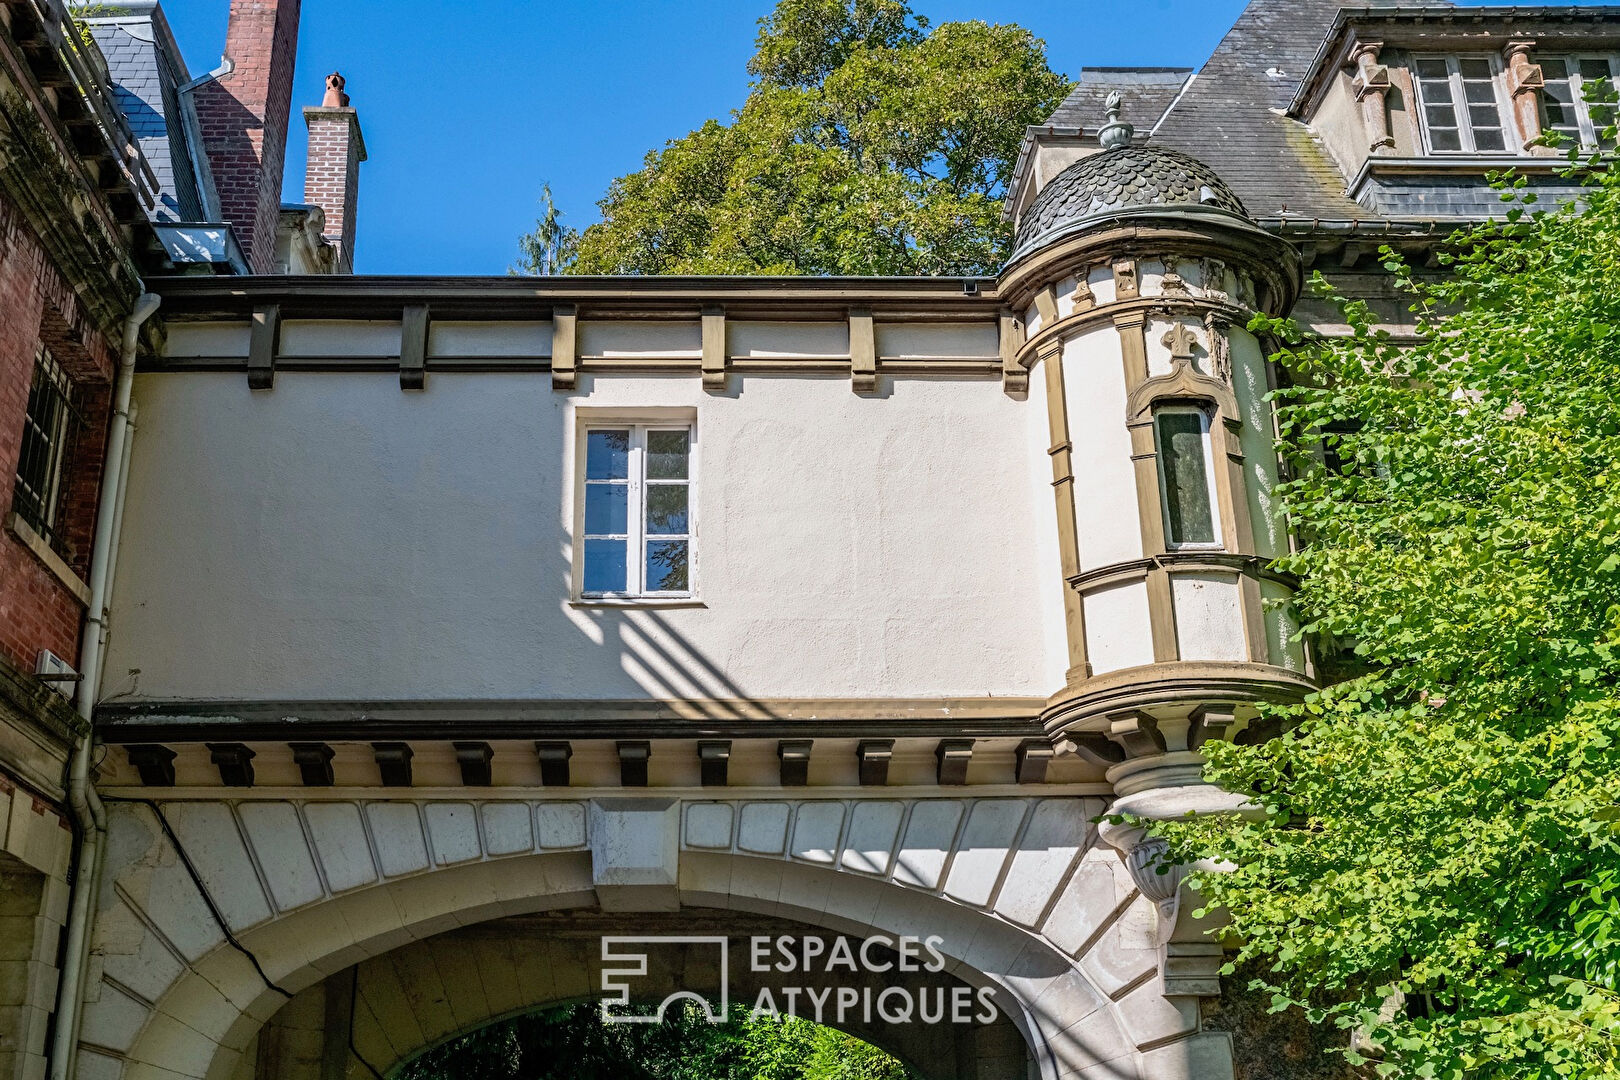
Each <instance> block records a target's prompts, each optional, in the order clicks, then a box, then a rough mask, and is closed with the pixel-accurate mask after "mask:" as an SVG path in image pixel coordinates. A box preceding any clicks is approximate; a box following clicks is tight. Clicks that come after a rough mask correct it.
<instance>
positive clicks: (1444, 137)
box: [1429, 128, 1462, 150]
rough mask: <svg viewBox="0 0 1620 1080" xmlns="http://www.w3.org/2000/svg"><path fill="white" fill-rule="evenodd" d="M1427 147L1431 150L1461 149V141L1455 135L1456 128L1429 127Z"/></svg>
mask: <svg viewBox="0 0 1620 1080" xmlns="http://www.w3.org/2000/svg"><path fill="white" fill-rule="evenodd" d="M1429 148H1430V149H1431V150H1461V149H1462V141H1461V140H1460V139H1459V138H1458V137H1457V132H1456V129H1450V130H1448V129H1446V128H1430V129H1429Z"/></svg>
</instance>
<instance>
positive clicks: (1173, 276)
mask: <svg viewBox="0 0 1620 1080" xmlns="http://www.w3.org/2000/svg"><path fill="white" fill-rule="evenodd" d="M1180 269H1181V260H1180V259H1178V258H1176V257H1175V256H1174V255H1166V256H1165V257H1164V279H1163V282H1162V283H1161V285H1160V287H1161V288H1162V289H1163V290H1164V291H1165V292H1167V293H1175V294H1178V295H1181V296H1186V295H1187V280H1186V279H1185V278H1183V277H1182V276H1181V273H1180Z"/></svg>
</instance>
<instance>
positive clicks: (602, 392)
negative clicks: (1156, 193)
mask: <svg viewBox="0 0 1620 1080" xmlns="http://www.w3.org/2000/svg"><path fill="white" fill-rule="evenodd" d="M1116 366H1117V362H1116ZM136 397H137V399H138V400H139V402H140V409H141V412H140V430H139V433H138V435H137V437H136V440H135V447H134V457H133V464H132V473H131V491H130V495H129V498H128V511H127V516H126V519H125V522H124V525H123V533H122V551H121V554H120V561H119V565H118V571H117V578H116V588H115V595H114V598H113V633H112V641H111V645H110V655H109V659H108V665H107V683H106V687H107V693H108V694H109V695H115V696H123V697H125V698H126V699H128V698H160V699H171V698H178V699H186V698H202V699H206V698H216V697H220V698H249V699H271V700H275V699H301V700H309V699H320V698H331V699H354V698H382V699H390V698H397V699H412V698H544V697H553V698H648V697H650V698H669V697H683V696H697V697H740V696H748V697H891V696H893V697H907V696H946V695H949V696H958V695H960V696H977V695H986V694H998V695H1045V694H1048V693H1050V692H1051V691H1052V690H1053V689H1054V688H1055V687H1057V686H1058V685H1060V684H1061V682H1062V676H1063V671H1064V667H1065V657H1064V647H1063V639H1062V622H1061V596H1062V594H1061V589H1060V587H1059V586H1058V585H1057V584H1056V582H1055V580H1054V579H1053V577H1052V576H1051V568H1052V567H1054V566H1056V563H1057V558H1056V554H1055V550H1056V541H1055V521H1054V515H1053V510H1052V496H1051V491H1050V487H1049V483H1048V482H1049V479H1050V477H1049V476H1047V477H1045V478H1041V479H1037V477H1038V476H1039V473H1040V471H1041V470H1043V469H1049V466H1048V464H1047V462H1046V461H1045V460H1044V455H1042V456H1041V457H1040V458H1036V459H1034V460H1031V455H1030V447H1031V446H1032V445H1039V444H1040V443H1041V441H1042V440H1044V438H1045V435H1044V429H1045V425H1046V416H1045V413H1044V409H1042V408H1041V407H1040V406H1039V404H1037V403H1032V402H1029V401H1017V400H1014V399H1011V398H1009V397H1007V396H1006V395H1004V394H1003V393H1002V392H1001V390H1000V387H999V385H998V384H997V383H995V382H992V381H989V380H983V379H960V380H957V379H943V378H937V379H930V378H906V379H894V380H890V379H885V380H884V387H883V392H882V393H880V394H879V395H876V396H870V397H868V396H858V395H855V394H852V393H851V392H850V384H849V380H848V378H847V377H836V376H826V377H806V376H797V375H748V376H737V375H734V376H733V391H732V393H731V394H730V395H728V396H716V395H711V394H707V393H705V392H704V391H703V389H702V387H701V383H700V381H699V380H698V379H697V378H695V377H694V376H693V375H691V374H680V375H670V376H665V377H653V376H605V375H596V376H590V375H586V376H582V377H581V378H580V385H579V389H578V392H576V393H573V394H568V395H564V394H559V393H554V392H553V391H552V389H551V385H550V380H549V379H547V378H545V377H544V376H536V375H534V374H532V373H527V374H518V373H513V374H490V373H482V374H471V373H469V374H459V373H458V374H447V373H435V374H433V375H432V376H430V379H429V385H428V390H427V392H426V393H402V392H401V391H400V389H399V385H398V382H397V381H396V380H395V379H393V378H390V377H388V376H387V375H380V374H331V373H304V374H299V373H286V372H283V373H279V374H278V375H277V377H276V381H275V387H274V389H273V390H271V391H268V392H258V393H255V392H252V391H250V390H249V389H248V387H247V384H246V381H245V379H244V378H243V377H242V375H241V374H240V373H234V374H224V373H220V374H198V373H187V374H151V375H143V376H141V377H140V378H139V379H138V380H137V385H136ZM575 406H588V407H592V408H646V407H663V408H685V409H690V410H692V411H693V414H694V415H695V416H696V424H697V445H698V447H699V450H698V454H699V457H698V466H697V467H698V478H697V487H696V494H695V499H696V512H695V518H696V535H697V540H696V544H697V548H696V556H695V557H696V560H697V564H698V565H697V571H696V573H697V590H698V594H699V599H700V600H701V602H702V604H703V605H704V606H702V607H696V608H692V607H686V608H676V609H660V610H646V611H643V610H637V611H626V610H616V609H606V610H605V609H601V608H579V607H572V606H570V604H569V603H568V597H569V581H570V559H571V551H572V537H571V535H570V533H571V528H572V521H573V503H572V500H573V498H574V494H573V491H572V476H573V470H572V449H573V442H572V424H571V419H570V413H571V410H572V409H573V408H574V407H575ZM137 670H138V674H131V672H133V671H137Z"/></svg>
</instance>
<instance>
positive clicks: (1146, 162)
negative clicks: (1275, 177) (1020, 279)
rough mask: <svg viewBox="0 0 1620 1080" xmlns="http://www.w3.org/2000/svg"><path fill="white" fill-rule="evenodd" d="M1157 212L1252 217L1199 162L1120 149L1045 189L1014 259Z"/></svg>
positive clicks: (1085, 161)
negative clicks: (1094, 225) (1108, 221)
mask: <svg viewBox="0 0 1620 1080" xmlns="http://www.w3.org/2000/svg"><path fill="white" fill-rule="evenodd" d="M1126 137H1127V138H1128V137H1129V136H1128V135H1127V136H1126ZM1156 209H1164V210H1177V211H1186V210H1192V211H1195V212H1198V211H1211V210H1214V211H1221V212H1225V213H1228V214H1235V215H1237V216H1239V217H1242V218H1245V219H1247V218H1248V216H1249V215H1248V211H1246V210H1245V209H1244V208H1243V203H1242V202H1240V201H1239V200H1238V197H1237V196H1236V195H1235V194H1233V193H1232V189H1231V188H1229V187H1227V186H1226V182H1225V181H1224V180H1222V179H1221V178H1220V177H1219V176H1217V175H1216V174H1215V170H1214V169H1211V168H1210V167H1209V166H1208V165H1205V164H1204V163H1203V162H1201V161H1199V160H1198V159H1197V158H1194V157H1190V156H1188V155H1187V154H1183V153H1181V152H1180V151H1179V150H1171V149H1169V148H1168V147H1163V146H1154V145H1152V144H1148V145H1142V146H1135V145H1131V146H1114V147H1112V148H1110V149H1106V150H1100V151H1098V152H1097V153H1095V154H1090V155H1088V156H1086V157H1083V158H1081V159H1080V160H1079V161H1077V162H1075V163H1074V164H1073V165H1070V166H1069V167H1068V168H1067V169H1064V170H1063V171H1062V172H1060V173H1058V174H1057V176H1055V177H1053V178H1052V179H1051V181H1049V182H1048V183H1047V185H1046V186H1045V187H1043V188H1042V189H1041V192H1040V194H1039V195H1037V196H1035V199H1034V201H1033V202H1031V203H1030V204H1029V209H1028V210H1027V211H1026V212H1025V213H1024V215H1023V217H1022V219H1021V220H1020V221H1019V223H1018V235H1017V237H1016V239H1015V241H1014V243H1013V259H1014V260H1017V259H1018V258H1020V257H1022V256H1023V255H1025V254H1027V253H1029V252H1030V251H1033V250H1034V249H1035V248H1037V247H1041V246H1043V245H1045V244H1048V243H1050V242H1051V241H1053V240H1056V239H1058V238H1059V237H1060V236H1063V235H1065V234H1067V233H1071V232H1075V231H1077V230H1079V229H1080V228H1082V227H1084V226H1085V225H1086V224H1088V223H1090V222H1092V221H1094V220H1096V219H1098V218H1104V217H1114V216H1118V215H1121V214H1132V213H1144V212H1151V211H1152V210H1156Z"/></svg>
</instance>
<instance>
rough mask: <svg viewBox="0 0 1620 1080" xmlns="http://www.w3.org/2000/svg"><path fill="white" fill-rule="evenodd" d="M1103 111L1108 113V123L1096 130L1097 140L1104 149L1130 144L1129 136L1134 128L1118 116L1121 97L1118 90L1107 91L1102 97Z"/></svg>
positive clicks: (1133, 131)
mask: <svg viewBox="0 0 1620 1080" xmlns="http://www.w3.org/2000/svg"><path fill="white" fill-rule="evenodd" d="M1103 102H1104V106H1103V107H1104V111H1106V112H1107V114H1108V123H1106V124H1104V125H1103V126H1102V127H1101V128H1099V129H1098V130H1097V141H1098V142H1100V143H1102V148H1103V149H1104V150H1118V149H1119V148H1120V147H1122V146H1129V145H1131V136H1132V135H1134V134H1135V133H1136V129H1135V128H1133V127H1131V125H1129V124H1127V123H1125V122H1124V121H1123V120H1121V119H1120V118H1119V110H1120V103H1121V98H1120V96H1119V91H1118V90H1110V91H1108V96H1107V97H1106V98H1104V99H1103Z"/></svg>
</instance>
